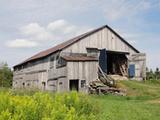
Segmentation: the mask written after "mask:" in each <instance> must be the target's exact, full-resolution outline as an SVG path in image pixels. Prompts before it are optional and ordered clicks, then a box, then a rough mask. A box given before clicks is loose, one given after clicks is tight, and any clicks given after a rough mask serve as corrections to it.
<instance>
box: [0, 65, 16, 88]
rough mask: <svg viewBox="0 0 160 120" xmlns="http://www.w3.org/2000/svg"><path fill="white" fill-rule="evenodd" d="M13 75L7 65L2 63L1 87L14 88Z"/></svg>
mask: <svg viewBox="0 0 160 120" xmlns="http://www.w3.org/2000/svg"><path fill="white" fill-rule="evenodd" d="M12 79H13V73H12V70H11V69H10V68H9V67H8V65H7V63H0V87H11V86H12Z"/></svg>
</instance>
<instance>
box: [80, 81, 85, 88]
mask: <svg viewBox="0 0 160 120" xmlns="http://www.w3.org/2000/svg"><path fill="white" fill-rule="evenodd" d="M85 85H86V80H81V88H84V87H85Z"/></svg>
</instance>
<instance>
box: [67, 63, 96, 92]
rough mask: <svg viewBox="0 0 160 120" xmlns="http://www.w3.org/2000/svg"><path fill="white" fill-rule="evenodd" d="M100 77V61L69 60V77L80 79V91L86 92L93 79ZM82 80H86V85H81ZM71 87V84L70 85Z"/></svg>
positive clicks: (70, 78) (69, 78)
mask: <svg viewBox="0 0 160 120" xmlns="http://www.w3.org/2000/svg"><path fill="white" fill-rule="evenodd" d="M97 78H98V61H88V62H87V61H86V62H67V79H68V84H69V80H73V79H78V80H79V91H81V92H86V90H87V86H89V83H90V82H91V81H93V80H96V79H97ZM81 80H85V81H86V83H85V87H83V88H82V87H81ZM68 89H69V85H68Z"/></svg>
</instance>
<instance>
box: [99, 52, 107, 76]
mask: <svg viewBox="0 0 160 120" xmlns="http://www.w3.org/2000/svg"><path fill="white" fill-rule="evenodd" d="M99 66H100V67H101V69H102V71H103V72H105V73H107V52H106V49H102V50H100V55H99Z"/></svg>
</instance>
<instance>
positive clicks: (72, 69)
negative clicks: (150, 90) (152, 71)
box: [13, 25, 146, 91]
mask: <svg viewBox="0 0 160 120" xmlns="http://www.w3.org/2000/svg"><path fill="white" fill-rule="evenodd" d="M99 67H100V68H101V70H103V72H104V73H106V74H107V75H119V76H125V77H128V78H131V79H137V80H142V79H145V77H146V74H145V68H146V59H145V54H144V53H140V52H139V51H138V50H137V49H136V48H134V47H133V46H132V45H130V44H129V43H128V42H127V41H125V40H124V39H123V38H122V37H121V36H120V35H118V34H117V33H116V32H115V31H114V30H113V29H112V28H110V27H109V26H107V25H105V26H102V27H100V28H98V29H95V30H92V31H90V32H87V33H84V34H82V35H80V36H78V37H75V38H73V39H71V40H69V41H66V42H64V43H61V44H59V45H57V46H55V47H53V48H50V49H48V50H45V51H42V52H40V53H38V54H36V55H34V56H32V57H31V58H29V59H27V60H25V61H24V62H22V63H20V64H18V65H15V66H14V78H13V87H14V88H38V89H42V90H51V91H70V90H73V89H76V90H78V91H87V87H88V86H89V83H90V82H91V81H94V80H96V79H98V71H99Z"/></svg>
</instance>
